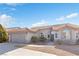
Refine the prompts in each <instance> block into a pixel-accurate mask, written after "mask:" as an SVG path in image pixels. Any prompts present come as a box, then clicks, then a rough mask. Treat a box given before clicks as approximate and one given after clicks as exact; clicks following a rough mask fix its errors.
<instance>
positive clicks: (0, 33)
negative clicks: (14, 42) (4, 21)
mask: <svg viewBox="0 0 79 59" xmlns="http://www.w3.org/2000/svg"><path fill="white" fill-rule="evenodd" d="M6 41H8V33H7V32H6V30H5V28H3V27H2V25H1V24H0V43H2V42H6Z"/></svg>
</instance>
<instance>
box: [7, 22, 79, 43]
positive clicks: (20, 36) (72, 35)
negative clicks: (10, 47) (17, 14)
mask: <svg viewBox="0 0 79 59" xmlns="http://www.w3.org/2000/svg"><path fill="white" fill-rule="evenodd" d="M41 33H42V34H43V35H44V36H45V37H46V38H47V39H48V41H52V42H57V41H58V40H62V41H63V42H64V43H66V44H76V42H77V40H78V39H79V26H78V25H74V24H69V23H67V24H58V25H50V26H41V27H34V28H31V29H27V28H25V29H24V28H21V29H10V30H8V34H9V41H10V42H21V43H29V42H31V37H32V36H38V37H39V36H40V35H41ZM49 36H50V38H49Z"/></svg>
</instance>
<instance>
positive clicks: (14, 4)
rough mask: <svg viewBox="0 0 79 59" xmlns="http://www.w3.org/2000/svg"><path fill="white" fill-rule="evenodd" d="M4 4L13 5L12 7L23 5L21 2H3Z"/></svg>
mask: <svg viewBox="0 0 79 59" xmlns="http://www.w3.org/2000/svg"><path fill="white" fill-rule="evenodd" d="M5 4H6V5H8V6H13V7H15V6H18V5H23V4H22V3H5Z"/></svg>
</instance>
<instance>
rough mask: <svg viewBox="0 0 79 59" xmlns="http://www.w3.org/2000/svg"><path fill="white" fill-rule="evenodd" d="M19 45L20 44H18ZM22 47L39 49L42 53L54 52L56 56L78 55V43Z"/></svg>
mask: <svg viewBox="0 0 79 59" xmlns="http://www.w3.org/2000/svg"><path fill="white" fill-rule="evenodd" d="M18 47H20V46H18ZM22 48H24V49H30V50H35V51H40V52H44V53H50V54H55V55H58V56H75V55H76V56H77V55H79V45H52V46H48V45H47V46H46V45H27V46H23V47H22Z"/></svg>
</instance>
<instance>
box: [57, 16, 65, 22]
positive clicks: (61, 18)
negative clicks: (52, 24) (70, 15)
mask: <svg viewBox="0 0 79 59" xmlns="http://www.w3.org/2000/svg"><path fill="white" fill-rule="evenodd" d="M64 19H65V17H64V16H63V17H60V18H57V19H56V20H60V21H62V20H64Z"/></svg>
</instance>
